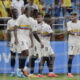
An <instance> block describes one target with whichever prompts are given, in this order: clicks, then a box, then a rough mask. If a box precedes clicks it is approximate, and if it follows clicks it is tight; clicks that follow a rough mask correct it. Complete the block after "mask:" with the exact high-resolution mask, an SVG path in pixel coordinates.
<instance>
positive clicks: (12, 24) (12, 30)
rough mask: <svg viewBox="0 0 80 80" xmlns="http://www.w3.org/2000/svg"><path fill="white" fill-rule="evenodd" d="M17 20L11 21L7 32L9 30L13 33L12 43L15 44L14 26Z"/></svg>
mask: <svg viewBox="0 0 80 80" xmlns="http://www.w3.org/2000/svg"><path fill="white" fill-rule="evenodd" d="M16 21H17V19H16V20H15V19H10V20H9V21H8V23H7V31H8V30H9V31H10V32H11V43H14V40H15V37H14V26H15V23H16Z"/></svg>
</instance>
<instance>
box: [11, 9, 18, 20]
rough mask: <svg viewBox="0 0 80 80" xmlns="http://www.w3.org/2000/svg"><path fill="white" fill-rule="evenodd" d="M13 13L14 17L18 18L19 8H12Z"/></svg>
mask: <svg viewBox="0 0 80 80" xmlns="http://www.w3.org/2000/svg"><path fill="white" fill-rule="evenodd" d="M11 13H12V17H13V18H14V19H16V18H17V17H18V10H17V9H15V8H14V9H12V11H11Z"/></svg>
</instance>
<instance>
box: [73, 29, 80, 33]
mask: <svg viewBox="0 0 80 80" xmlns="http://www.w3.org/2000/svg"><path fill="white" fill-rule="evenodd" d="M72 32H80V29H73V30H72Z"/></svg>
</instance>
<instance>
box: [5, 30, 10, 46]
mask: <svg viewBox="0 0 80 80" xmlns="http://www.w3.org/2000/svg"><path fill="white" fill-rule="evenodd" d="M6 36H7V39H6V40H7V46H10V45H9V38H10V30H8V31H7V33H6Z"/></svg>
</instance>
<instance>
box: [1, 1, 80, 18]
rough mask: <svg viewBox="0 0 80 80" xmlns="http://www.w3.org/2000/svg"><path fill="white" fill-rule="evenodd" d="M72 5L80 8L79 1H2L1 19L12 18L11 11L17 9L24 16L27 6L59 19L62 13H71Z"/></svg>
mask: <svg viewBox="0 0 80 80" xmlns="http://www.w3.org/2000/svg"><path fill="white" fill-rule="evenodd" d="M72 3H74V4H75V6H77V7H78V8H80V1H79V0H0V17H8V16H11V13H10V10H11V9H12V8H17V9H18V11H19V15H21V14H23V8H24V7H25V6H31V7H33V8H35V9H37V10H39V11H40V12H42V13H43V15H45V14H46V13H49V14H51V15H52V16H54V17H59V16H60V13H61V11H62V13H63V16H64V15H65V10H66V11H67V12H68V13H70V12H71V11H72V10H73V9H72V7H73V6H72Z"/></svg>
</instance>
